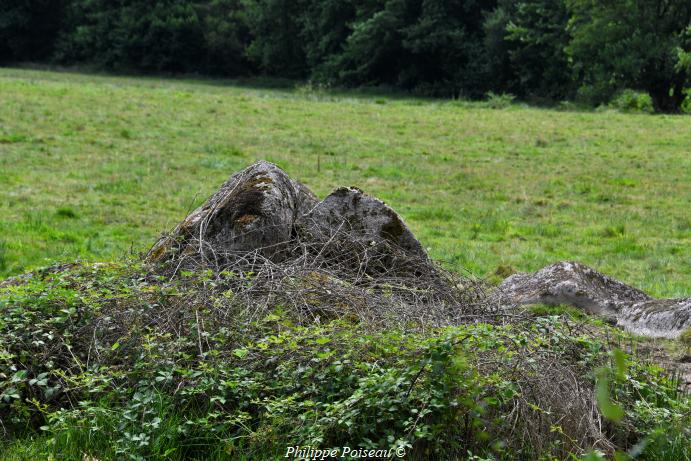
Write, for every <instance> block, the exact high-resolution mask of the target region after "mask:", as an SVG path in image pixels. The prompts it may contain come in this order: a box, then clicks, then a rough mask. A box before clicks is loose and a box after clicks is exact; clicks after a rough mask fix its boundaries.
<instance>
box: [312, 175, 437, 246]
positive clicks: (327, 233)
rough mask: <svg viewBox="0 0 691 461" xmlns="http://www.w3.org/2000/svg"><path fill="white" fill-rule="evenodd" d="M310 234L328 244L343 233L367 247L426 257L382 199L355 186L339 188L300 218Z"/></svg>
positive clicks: (408, 231) (418, 244)
mask: <svg viewBox="0 0 691 461" xmlns="http://www.w3.org/2000/svg"><path fill="white" fill-rule="evenodd" d="M300 222H303V223H305V225H306V227H307V228H308V230H309V232H310V233H311V235H312V236H313V237H314V238H316V239H318V240H320V241H327V240H328V239H329V238H330V237H331V236H332V235H333V233H334V232H345V233H347V234H348V235H349V236H351V237H352V238H353V239H357V240H360V241H362V242H363V243H366V244H369V243H371V242H374V243H380V242H388V243H390V244H392V245H393V246H394V247H397V248H400V249H402V250H404V251H406V252H408V253H410V254H414V255H419V256H425V250H424V249H423V248H422V246H421V245H420V242H418V241H417V239H416V238H415V236H414V235H413V233H412V232H411V231H410V229H408V227H407V226H406V225H405V223H404V222H403V220H402V219H401V217H400V216H399V215H398V214H397V213H396V212H395V211H394V210H393V209H391V207H389V206H388V205H386V204H385V203H384V202H382V201H381V200H379V199H377V198H374V197H371V196H369V195H367V194H365V193H364V192H362V191H361V190H360V189H358V188H356V187H340V188H338V189H336V190H335V191H333V192H332V193H331V194H330V195H329V196H328V197H326V198H325V199H324V200H322V201H321V202H319V203H318V204H317V205H316V206H315V207H314V208H313V209H312V211H311V212H310V213H308V214H306V215H304V216H302V217H301V218H300Z"/></svg>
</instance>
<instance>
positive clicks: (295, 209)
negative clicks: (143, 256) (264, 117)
mask: <svg viewBox="0 0 691 461" xmlns="http://www.w3.org/2000/svg"><path fill="white" fill-rule="evenodd" d="M316 204H317V198H316V197H315V196H314V194H312V192H311V191H310V190H309V189H308V188H307V187H306V186H304V185H302V184H300V183H297V182H296V181H294V180H292V179H291V178H290V177H288V175H287V174H286V173H285V172H284V171H283V170H281V169H280V168H278V167H277V166H276V165H274V164H272V163H269V162H266V161H259V162H257V163H254V164H253V165H251V166H249V167H248V168H246V169H245V170H243V171H241V172H239V173H237V174H235V175H233V176H232V177H231V178H230V179H229V180H228V181H226V183H225V184H223V186H221V188H220V190H219V191H218V192H216V193H215V194H214V195H213V196H212V197H211V198H210V199H209V200H208V201H207V202H206V203H205V204H204V205H202V206H201V207H199V208H197V209H196V210H194V211H193V212H192V213H191V214H190V215H189V216H187V218H185V219H184V220H183V221H182V222H181V223H180V224H179V225H178V226H177V227H176V228H175V229H174V230H173V232H172V233H171V234H170V235H168V236H165V237H163V238H161V239H160V240H159V241H158V242H157V243H156V245H154V247H153V248H152V249H151V250H150V251H149V254H148V256H147V259H148V260H149V261H151V262H157V261H161V260H164V259H166V258H169V257H176V256H180V255H187V256H194V255H197V254H198V255H200V256H202V257H203V258H206V259H211V260H219V259H220V260H222V259H223V258H224V257H226V256H225V255H227V254H229V253H233V252H247V251H255V250H256V251H259V252H260V253H261V254H263V255H265V256H267V257H277V255H279V254H280V253H281V251H282V250H283V247H282V244H283V243H285V242H286V241H288V240H290V238H291V235H292V232H293V225H294V223H295V219H296V218H297V216H299V215H300V214H303V213H306V212H308V211H309V210H310V209H311V208H312V207H314V205H316Z"/></svg>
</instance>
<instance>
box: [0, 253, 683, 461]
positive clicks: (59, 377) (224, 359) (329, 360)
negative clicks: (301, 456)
mask: <svg viewBox="0 0 691 461" xmlns="http://www.w3.org/2000/svg"><path fill="white" fill-rule="evenodd" d="M240 276H242V277H244V278H243V280H245V282H243V283H252V281H251V278H252V275H251V274H233V273H221V274H212V273H211V272H210V271H209V272H201V273H191V272H189V273H185V274H184V275H183V276H182V277H176V278H174V279H170V278H169V277H163V276H156V275H155V272H151V270H150V268H149V269H148V270H145V269H144V268H142V267H140V265H139V264H138V263H136V262H129V263H125V264H108V265H71V266H63V267H55V268H49V269H45V270H43V271H39V272H37V273H34V274H33V275H32V276H30V277H24V278H18V279H15V280H13V281H11V282H10V283H9V284H7V283H6V284H5V286H4V287H2V288H1V289H0V311H1V312H2V316H0V331H1V333H2V337H3V343H2V346H0V421H2V427H1V428H0V429H1V430H2V431H3V433H4V436H5V437H6V440H7V437H9V440H10V442H9V443H5V445H4V446H2V445H0V454H2V457H3V459H36V458H42V459H46V458H50V457H53V458H54V459H82V456H83V455H87V456H94V457H96V458H97V459H119V458H123V457H129V458H130V459H228V458H232V459H258V458H261V459H272V458H276V457H280V456H282V455H283V453H285V450H286V447H288V446H294V445H296V444H299V445H311V446H318V447H343V446H354V447H363V448H379V449H381V448H392V449H396V448H401V449H404V450H406V451H407V452H408V456H409V457H410V458H411V459H429V458H432V457H433V458H437V459H439V458H443V459H464V458H467V457H473V456H476V457H477V458H473V459H516V458H522V459H545V460H547V459H554V458H557V459H566V458H568V457H569V456H571V454H575V455H578V454H582V453H585V452H587V451H589V450H591V449H592V448H597V449H598V451H600V452H602V453H604V454H608V455H613V454H614V453H615V451H617V450H618V451H619V456H620V457H623V458H622V459H628V458H626V457H625V455H624V453H626V452H628V453H629V455H632V456H633V455H635V457H637V458H639V459H669V460H672V459H674V460H679V459H687V458H688V457H689V456H691V451H690V447H689V446H688V443H687V441H688V437H689V435H691V434H689V433H688V428H689V422H690V418H689V411H690V410H691V399H689V398H688V396H686V395H683V394H680V392H679V389H678V387H677V385H678V383H677V382H676V381H675V379H674V377H673V375H670V374H669V373H666V372H663V370H662V369H660V368H658V367H656V366H655V365H653V364H650V363H644V362H642V361H640V360H638V359H636V358H635V357H632V356H629V355H627V354H625V353H624V352H622V351H621V350H619V349H614V348H613V346H616V345H617V344H618V345H621V344H622V343H625V342H626V340H625V339H623V338H624V336H623V335H622V333H620V332H619V331H617V330H613V329H610V328H609V327H606V326H599V327H598V326H596V325H594V324H592V323H589V322H575V321H573V320H569V317H568V316H563V317H559V316H556V315H555V316H552V315H548V316H540V317H524V318H523V319H522V320H520V321H517V320H514V321H512V322H511V323H505V322H503V321H502V322H484V323H471V324H466V325H460V326H456V327H447V328H442V329H427V330H421V329H420V328H419V327H417V328H416V327H415V326H414V325H408V326H407V327H405V326H404V327H391V328H385V329H381V328H379V329H377V328H374V329H373V328H371V327H368V324H367V323H366V322H360V321H358V320H357V317H350V316H341V317H340V318H338V319H333V320H331V321H327V320H328V319H327V320H325V321H324V322H316V323H315V322H314V321H312V320H310V321H305V318H304V316H303V315H298V314H300V313H298V312H295V311H292V310H290V309H289V308H286V307H284V306H282V305H280V304H277V305H274V306H273V308H272V310H271V311H270V312H269V313H268V314H266V315H264V313H262V314H261V315H257V314H258V312H257V311H254V310H253V309H251V308H246V307H245V308H243V307H242V306H238V305H237V304H234V303H232V299H233V296H234V293H233V290H232V289H230V288H229V287H230V286H233V285H232V284H233V280H234V279H235V278H237V277H240ZM303 314H304V313H303ZM596 402H597V406H596ZM597 408H599V410H598V409H597ZM13 440H15V441H16V440H21V442H12V441H13Z"/></svg>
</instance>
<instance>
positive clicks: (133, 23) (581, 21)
mask: <svg viewBox="0 0 691 461" xmlns="http://www.w3.org/2000/svg"><path fill="white" fill-rule="evenodd" d="M690 24H691V2H689V1H688V0H529V1H512V0H486V1H480V0H197V1H194V0H157V1H148V0H4V1H3V2H2V3H1V4H0V63H4V64H8V63H19V62H48V63H52V64H65V65H75V64H77V65H83V64H86V65H89V66H94V67H97V68H103V69H108V70H116V71H127V72H129V71H137V72H176V73H177V72H184V73H189V72H193V73H201V74H208V75H217V76H225V77H242V76H255V75H266V76H276V77H282V78H291V79H304V80H310V81H312V82H314V83H316V84H323V85H333V86H347V87H357V86H386V87H391V88H396V89H402V90H405V91H411V92H414V93H416V94H420V95H429V96H442V97H460V98H479V97H483V96H484V95H486V94H487V93H488V92H493V93H496V94H501V93H510V94H512V95H515V96H518V97H520V98H522V99H526V100H532V101H563V100H576V101H582V102H584V103H588V104H593V105H599V104H603V103H606V102H608V101H610V100H611V99H612V98H614V97H617V95H621V94H622V91H624V90H625V89H633V90H638V91H642V92H645V93H647V94H648V95H649V96H650V98H651V102H652V105H653V107H654V109H655V110H656V111H659V112H678V111H679V110H680V109H681V108H682V106H683V105H684V104H689V103H688V100H687V102H686V103H685V102H684V101H685V97H686V93H687V92H688V91H689V87H691V25H690Z"/></svg>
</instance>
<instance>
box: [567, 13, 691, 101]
mask: <svg viewBox="0 0 691 461" xmlns="http://www.w3.org/2000/svg"><path fill="white" fill-rule="evenodd" d="M569 7H570V9H571V14H572V16H571V19H570V22H569V30H570V32H571V34H572V36H573V38H572V40H571V43H570V45H569V47H568V49H569V53H570V54H571V56H572V57H573V61H574V69H575V71H576V72H577V73H578V80H579V81H580V82H581V83H582V87H581V94H582V95H584V96H585V97H587V98H588V99H590V100H591V101H592V102H594V103H603V102H606V101H607V100H608V99H609V98H610V97H611V96H612V95H613V94H614V93H615V92H617V91H618V90H621V89H623V88H627V87H628V88H634V89H640V90H643V91H646V92H648V93H649V94H650V96H651V97H652V100H653V105H654V107H655V110H657V111H661V112H676V111H678V110H679V108H680V107H681V104H682V102H683V101H684V88H685V86H688V85H689V79H690V78H691V73H690V72H689V69H688V67H687V66H684V65H680V59H683V52H684V51H688V46H689V43H688V41H687V40H686V38H685V37H686V34H687V30H688V27H689V23H690V22H691V3H689V2H688V1H687V0H607V1H605V0H569ZM680 51H681V52H680Z"/></svg>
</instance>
